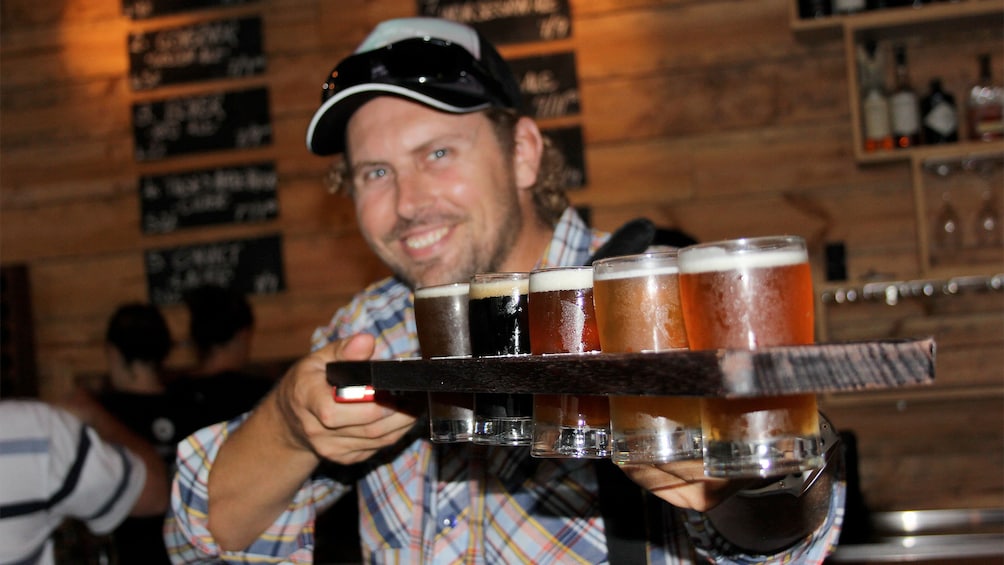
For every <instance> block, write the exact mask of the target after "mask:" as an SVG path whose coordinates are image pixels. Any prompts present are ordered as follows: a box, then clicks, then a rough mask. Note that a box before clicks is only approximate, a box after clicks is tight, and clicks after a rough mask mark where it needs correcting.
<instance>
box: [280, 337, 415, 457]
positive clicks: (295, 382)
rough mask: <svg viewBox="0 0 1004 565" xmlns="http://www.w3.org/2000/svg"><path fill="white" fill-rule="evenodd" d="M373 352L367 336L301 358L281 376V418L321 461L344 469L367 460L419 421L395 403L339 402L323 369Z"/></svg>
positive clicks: (294, 441)
mask: <svg viewBox="0 0 1004 565" xmlns="http://www.w3.org/2000/svg"><path fill="white" fill-rule="evenodd" d="M372 353H373V337H372V336H370V335H367V334H361V335H356V336H353V337H350V338H348V339H345V340H342V341H337V342H334V343H331V344H330V345H328V346H326V347H324V348H322V349H320V350H318V351H317V352H315V353H313V354H312V355H310V356H308V357H306V358H304V359H302V360H301V361H300V362H299V363H297V364H296V365H294V366H293V368H292V369H290V371H289V372H288V373H287V374H286V376H285V377H283V379H282V381H281V382H280V383H279V386H278V387H277V390H276V391H275V400H274V401H275V403H276V405H277V407H278V409H279V411H280V412H281V413H282V415H283V420H284V422H285V428H286V429H287V430H288V431H289V434H290V438H289V440H290V442H291V443H292V444H293V445H295V446H299V447H300V448H303V449H309V450H310V451H312V452H313V453H315V454H316V455H317V456H318V457H320V458H324V459H328V460H330V461H334V462H335V463H340V464H343V465H351V464H353V463H358V462H360V461H364V460H366V459H368V458H370V457H371V456H373V454H374V453H376V452H377V451H379V450H380V449H382V448H385V447H388V446H391V445H393V444H394V443H396V442H397V441H398V440H400V439H401V438H402V437H403V436H404V435H405V434H406V433H408V431H409V430H410V429H411V427H412V426H413V425H414V424H415V417H414V416H413V415H412V414H409V413H408V412H406V411H403V410H406V409H407V407H401V408H402V409H403V410H399V409H398V408H399V407H398V406H397V405H396V403H394V402H393V400H392V399H390V398H387V397H385V396H379V397H378V399H377V401H374V402H353V403H337V402H335V401H334V398H333V396H332V395H333V393H334V391H333V390H332V387H331V385H330V384H328V382H327V378H326V373H325V366H326V364H327V363H328V362H331V361H362V360H366V359H369V358H370V356H371V355H372Z"/></svg>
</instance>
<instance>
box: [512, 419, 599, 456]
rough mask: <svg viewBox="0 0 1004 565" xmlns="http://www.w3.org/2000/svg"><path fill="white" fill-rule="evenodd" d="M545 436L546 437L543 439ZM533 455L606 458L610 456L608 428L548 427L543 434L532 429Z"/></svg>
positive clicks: (531, 453) (531, 452) (531, 451)
mask: <svg viewBox="0 0 1004 565" xmlns="http://www.w3.org/2000/svg"><path fill="white" fill-rule="evenodd" d="M545 438H546V439H545ZM530 455H532V456H534V457H564V458H576V459H606V458H607V457H610V430H609V429H607V428H594V427H587V426H582V427H578V426H576V427H571V426H559V427H556V428H555V427H549V428H548V429H547V430H545V432H544V433H543V434H541V433H540V431H539V430H537V429H535V430H534V441H533V448H532V449H531V450H530Z"/></svg>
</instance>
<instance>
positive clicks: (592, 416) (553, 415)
mask: <svg viewBox="0 0 1004 565" xmlns="http://www.w3.org/2000/svg"><path fill="white" fill-rule="evenodd" d="M529 307H530V351H531V352H532V353H533V354H534V355H546V354H549V353H587V352H597V351H599V350H600V339H599V335H598V334H597V330H596V315H595V313H594V310H593V268H592V267H556V268H550V269H539V270H536V271H533V272H531V273H530V299H529ZM609 441H610V407H609V404H608V401H607V397H606V396H597V395H587V394H535V395H533V444H532V446H531V448H530V454H531V455H533V456H534V457H580V458H591V459H601V458H606V457H609V456H610V446H609Z"/></svg>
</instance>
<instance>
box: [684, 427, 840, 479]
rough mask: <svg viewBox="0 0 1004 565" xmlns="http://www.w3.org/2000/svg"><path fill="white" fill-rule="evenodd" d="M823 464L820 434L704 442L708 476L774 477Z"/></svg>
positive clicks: (705, 470) (705, 468) (705, 464)
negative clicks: (759, 439)
mask: <svg viewBox="0 0 1004 565" xmlns="http://www.w3.org/2000/svg"><path fill="white" fill-rule="evenodd" d="M822 464H823V454H822V446H821V442H820V440H819V436H790V437H781V438H774V439H769V440H762V441H751V442H741V441H708V442H706V443H705V452H704V473H705V474H706V475H708V476H709V477H722V478H735V477H772V476H779V475H787V474H791V473H801V472H803V471H807V470H809V469H814V468H816V467H819V466H821V465H822Z"/></svg>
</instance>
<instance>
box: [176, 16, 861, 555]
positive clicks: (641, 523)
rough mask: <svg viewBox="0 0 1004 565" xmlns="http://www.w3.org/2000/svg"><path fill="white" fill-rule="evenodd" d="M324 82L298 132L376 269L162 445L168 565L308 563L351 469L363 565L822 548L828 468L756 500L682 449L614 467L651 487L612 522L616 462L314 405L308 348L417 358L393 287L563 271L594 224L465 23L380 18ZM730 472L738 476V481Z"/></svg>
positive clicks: (835, 493)
mask: <svg viewBox="0 0 1004 565" xmlns="http://www.w3.org/2000/svg"><path fill="white" fill-rule="evenodd" d="M323 96H324V98H323V103H322V104H321V107H320V108H319V109H318V111H317V112H316V113H315V115H314V117H313V120H312V121H311V124H310V126H309V129H308V133H307V145H308V147H309V148H310V150H311V151H313V152H314V153H317V154H320V155H329V154H340V153H341V154H343V160H342V161H341V162H340V163H341V164H340V165H336V169H335V170H334V175H333V181H334V182H335V184H336V185H337V186H338V187H339V188H340V189H342V190H347V191H348V192H349V194H351V196H352V199H353V202H354V204H355V209H356V215H357V218H358V223H359V226H360V229H361V231H362V234H363V236H364V237H365V239H366V241H367V242H368V243H369V245H370V247H372V249H373V250H374V252H375V253H377V255H378V256H379V257H380V258H381V259H382V260H383V261H384V263H386V264H387V265H388V266H389V267H390V268H391V269H392V271H393V272H394V276H393V277H391V278H388V279H386V280H383V281H379V282H377V283H374V284H373V285H371V286H369V287H368V288H366V289H365V290H364V291H363V292H361V293H360V294H359V295H357V296H356V297H355V298H354V299H353V301H352V302H351V303H350V304H349V305H348V306H346V307H344V308H342V309H341V310H339V311H338V312H337V313H336V314H335V316H334V318H333V319H332V321H331V323H330V324H329V325H328V326H327V327H325V328H321V329H319V330H318V332H317V333H316V334H315V347H316V349H315V352H314V353H313V354H312V355H310V356H308V357H306V358H304V359H303V360H301V361H300V362H299V363H297V364H296V365H295V366H294V367H293V368H292V369H290V371H289V372H288V373H287V374H286V375H285V376H284V377H283V379H282V380H281V381H280V382H279V384H278V385H277V386H276V388H275V389H274V390H273V391H272V392H271V393H270V394H269V395H268V396H267V397H266V399H265V400H264V401H263V402H262V404H261V405H259V407H258V408H257V409H256V410H255V411H254V412H253V413H251V415H250V416H249V417H248V418H247V419H246V420H243V421H233V422H230V423H227V424H220V425H217V426H214V427H211V428H208V429H205V430H201V431H200V432H199V433H198V434H196V435H195V436H193V438H190V439H189V441H187V442H184V443H182V444H181V446H180V447H179V461H180V462H181V463H180V474H179V477H178V480H177V485H178V489H176V491H175V493H176V494H177V496H176V497H174V499H173V501H172V509H173V512H174V513H175V514H176V516H175V518H174V519H172V520H169V523H168V534H167V535H168V538H169V545H173V546H174V547H175V550H174V551H175V560H176V562H179V563H180V562H198V561H199V560H208V559H223V560H224V561H234V562H243V561H242V560H248V561H250V560H252V559H262V560H263V561H264V560H266V559H269V558H271V559H276V558H281V559H282V560H283V562H293V563H310V562H311V559H312V556H311V552H312V547H313V544H314V532H313V529H312V526H313V524H314V520H315V516H316V513H317V512H319V511H321V510H323V509H324V508H326V507H327V506H329V505H330V504H332V503H333V501H334V500H336V499H337V498H338V497H339V496H341V495H342V494H343V493H344V492H345V491H346V490H348V489H349V488H350V485H351V484H352V481H353V480H354V479H355V478H358V487H359V493H360V514H361V525H360V533H361V538H362V549H363V557H364V559H365V560H366V561H367V562H374V563H384V562H401V563H422V562H436V563H439V562H442V563H457V562H467V563H470V562H474V563H512V562H519V563H566V562H575V563H578V562H593V563H596V562H607V561H610V562H625V563H630V562H635V563H636V562H639V559H641V560H644V559H646V558H647V559H648V560H650V561H651V562H656V561H662V562H670V563H690V562H693V561H694V560H695V559H697V555H696V553H695V551H700V552H702V553H705V554H707V555H709V556H710V557H712V558H714V559H719V560H722V561H727V560H732V561H738V562H745V560H747V559H759V560H767V561H769V560H770V559H776V560H778V562H780V561H781V560H783V559H789V560H791V559H794V560H796V561H798V562H817V563H818V562H821V561H822V559H823V557H824V556H825V554H826V552H827V550H828V548H829V546H830V545H832V544H833V543H834V542H835V539H836V536H837V531H838V523H839V520H840V515H841V512H842V496H843V488H842V484H841V483H840V481H839V480H837V481H834V480H832V474H831V473H823V474H822V475H821V476H820V478H821V479H822V480H816V481H814V482H811V481H810V482H811V484H809V483H810V482H807V483H806V484H805V485H804V486H805V487H806V488H805V489H804V490H805V493H804V494H803V495H802V496H795V495H792V494H780V495H775V494H773V490H774V488H775V487H776V481H772V482H771V483H770V484H768V485H767V486H763V485H749V484H746V483H736V482H728V481H716V480H708V479H705V478H704V477H703V473H702V472H701V469H700V465H699V464H697V465H677V466H673V465H668V466H660V467H656V466H637V467H633V468H624V470H625V471H626V472H627V473H628V474H629V475H630V476H631V478H632V479H633V480H634V481H636V482H637V484H639V485H641V486H643V487H645V489H647V490H648V491H649V492H651V493H652V494H654V495H655V496H651V495H649V496H648V498H647V500H646V501H644V502H643V503H640V504H638V508H640V509H642V512H641V513H640V514H643V515H636V516H630V515H629V516H625V514H630V513H626V512H623V511H621V512H618V508H620V507H624V506H627V504H628V503H629V502H630V501H629V500H627V499H626V498H625V499H621V498H620V497H619V496H618V495H617V494H616V493H615V494H614V496H613V498H611V496H608V495H604V494H602V493H601V491H605V490H606V489H607V488H608V487H609V486H610V485H612V484H613V483H614V482H616V481H617V480H618V477H619V478H623V477H624V474H623V473H621V472H620V470H618V469H615V468H613V467H610V466H609V464H608V463H607V464H602V463H597V462H593V461H589V460H575V459H567V460H556V459H531V458H530V457H529V450H528V449H526V448H508V447H506V448H502V447H499V448H492V447H489V448H485V449H483V450H482V449H478V448H476V446H472V445H453V444H447V445H433V444H431V443H430V442H428V441H427V440H426V439H424V438H422V437H420V436H421V435H422V434H421V433H420V432H419V431H418V430H420V429H421V427H416V426H415V421H416V419H415V417H414V416H412V415H410V414H409V413H408V412H407V407H405V406H400V407H396V406H394V405H393V404H391V403H387V402H372V403H353V404H348V403H342V404H339V403H336V402H335V401H333V399H332V390H331V387H330V386H329V385H328V384H327V382H326V379H325V371H324V368H325V364H326V363H328V362H331V361H335V360H364V359H369V358H374V359H389V358H396V357H409V356H416V355H417V353H418V352H417V349H418V344H417V340H416V338H415V324H414V315H413V312H412V295H411V291H412V289H414V288H416V287H420V286H427V285H433V284H440V283H447V282H452V281H463V280H467V279H468V278H469V277H470V276H471V275H472V274H473V273H475V272H486V271H527V270H530V269H532V268H535V267H543V266H555V265H567V264H582V263H585V262H587V261H588V260H589V257H590V254H591V253H593V252H595V251H596V250H597V249H598V248H599V247H600V245H601V244H602V243H604V242H605V241H606V238H607V236H606V235H604V234H600V233H596V232H591V231H590V230H589V229H588V228H587V227H586V226H585V225H584V224H583V222H582V221H581V220H580V219H579V218H578V216H576V215H575V213H574V211H573V210H572V209H570V208H569V207H568V201H567V199H566V198H565V195H564V192H563V190H562V188H561V186H560V178H561V177H560V174H559V169H560V167H559V166H558V165H557V164H556V163H558V161H556V160H555V157H554V156H555V155H556V153H555V152H554V151H553V149H552V148H550V147H549V144H548V142H547V141H546V140H545V138H543V137H542V135H541V133H540V130H539V129H538V128H537V126H536V125H535V124H534V122H533V120H532V119H530V118H527V117H524V116H522V115H521V114H519V112H518V106H519V92H518V88H517V85H516V82H515V79H514V77H513V76H512V74H511V73H510V71H509V70H508V69H507V67H506V65H505V63H504V61H503V60H502V59H501V57H500V56H499V55H498V53H497V52H496V51H495V50H494V48H493V47H492V46H491V45H490V44H488V43H487V42H485V41H484V40H483V39H482V38H481V37H480V36H479V35H478V34H477V33H476V32H474V30H472V29H470V28H468V27H466V26H462V25H460V24H455V23H451V22H447V21H443V20H432V19H424V18H410V19H402V20H391V21H388V22H384V23H383V24H381V25H379V26H377V28H376V29H375V30H374V31H373V32H372V33H371V34H370V36H369V37H367V39H366V40H365V41H364V42H363V44H362V45H361V46H360V47H359V48H358V49H357V51H356V54H355V55H353V56H352V57H349V58H347V59H346V60H344V61H343V62H342V63H341V64H339V66H338V67H336V69H335V70H334V71H333V72H332V73H331V75H330V77H329V79H328V82H327V83H326V84H325V86H324V94H323ZM834 467H836V466H835V465H830V466H829V469H830V470H832V468H834ZM598 477H601V478H598ZM750 486H755V487H758V490H756V491H755V492H738V493H737V491H739V489H741V488H743V487H750ZM798 487H799V488H796V489H794V491H793V492H795V494H800V493H802V490H803V488H802V487H803V482H802V481H801V480H799V481H798ZM635 490H636V491H638V490H640V489H637V488H635ZM628 491H629V489H628V490H622V491H618V492H628ZM667 502H668V503H669V504H667ZM674 505H675V506H676V507H679V508H676V507H674ZM680 508H688V509H693V510H698V511H700V510H710V509H712V508H714V510H712V511H711V512H709V513H707V514H702V513H700V512H697V511H693V510H691V511H689V512H687V514H686V516H684V513H683V511H682V510H680ZM772 512H773V514H772ZM782 515H783V516H782ZM625 518H626V519H627V523H626V524H625V522H623V520H625ZM642 518H645V519H642ZM649 518H651V520H649ZM777 518H784V519H777ZM789 518H790V519H789ZM631 519H634V520H636V521H635V522H633V523H632V522H631ZM632 524H633V525H632ZM626 531H627V535H625V532H626ZM632 534H633V535H632ZM317 535H318V536H323V537H325V538H326V539H328V540H329V541H330V540H331V539H333V540H336V541H337V540H338V539H339V537H338V536H339V535H344V533H342V532H318V534H317ZM346 537H348V536H346ZM730 542H733V543H730ZM734 543H739V544H742V545H743V546H745V547H746V549H745V550H742V549H738V548H737V547H736V546H735V545H734ZM785 549H787V551H783V550H785ZM775 552H780V553H779V554H778V555H776V556H773V557H772V556H764V555H761V554H765V553H771V554H773V553H775ZM747 553H749V554H751V555H746V554H747ZM639 555H640V558H639V557H638V556H639Z"/></svg>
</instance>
